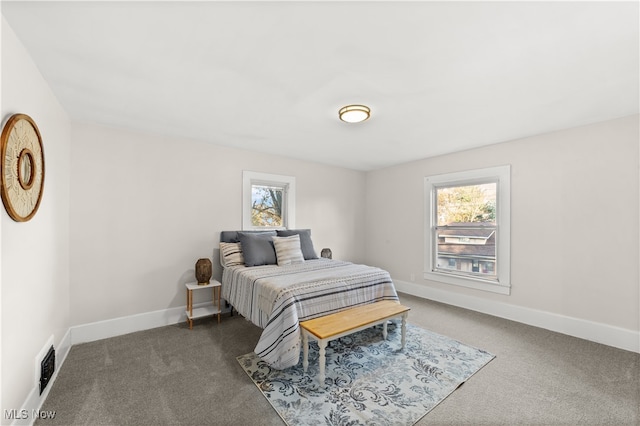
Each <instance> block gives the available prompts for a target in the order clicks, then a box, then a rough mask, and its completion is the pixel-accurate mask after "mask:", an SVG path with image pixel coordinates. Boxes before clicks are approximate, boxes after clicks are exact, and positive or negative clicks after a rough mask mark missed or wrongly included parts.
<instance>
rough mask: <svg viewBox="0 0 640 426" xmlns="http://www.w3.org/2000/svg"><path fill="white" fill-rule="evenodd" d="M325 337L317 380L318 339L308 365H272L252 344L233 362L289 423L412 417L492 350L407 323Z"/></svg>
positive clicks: (396, 421) (408, 420) (393, 421)
mask: <svg viewBox="0 0 640 426" xmlns="http://www.w3.org/2000/svg"><path fill="white" fill-rule="evenodd" d="M388 331H389V335H388V337H387V340H383V339H382V329H381V327H374V328H369V329H366V330H363V331H360V332H358V333H355V334H352V335H350V336H346V337H342V338H340V339H338V340H334V341H332V342H330V343H329V345H328V346H327V349H326V378H325V381H324V383H323V384H320V383H319V382H318V345H317V343H316V342H313V341H312V343H311V345H310V348H309V368H308V370H307V372H306V373H305V372H304V371H303V368H302V356H301V357H300V362H299V363H298V365H297V366H295V367H291V368H287V369H285V370H276V369H273V368H271V367H269V366H268V365H267V364H266V363H265V362H264V361H262V360H261V359H260V358H258V357H257V356H256V355H255V354H254V353H253V352H252V353H250V354H246V355H242V356H239V357H238V358H237V359H238V362H239V363H240V365H241V366H242V368H243V369H244V370H245V372H246V373H247V374H248V375H249V377H250V378H251V380H253V382H254V383H255V385H256V386H257V387H258V389H260V391H261V392H262V394H263V395H264V396H265V397H266V398H267V400H268V401H269V403H270V404H271V406H272V407H273V408H274V409H275V410H276V411H277V412H278V414H279V415H280V417H281V418H282V419H283V420H284V421H285V423H287V424H288V425H289V426H294V425H376V426H378V425H413V424H414V423H416V422H417V421H418V420H420V418H422V417H423V416H424V415H425V414H427V413H428V412H429V411H430V410H432V409H433V408H434V407H435V406H436V405H438V404H439V403H440V402H441V401H443V400H444V399H445V398H446V397H447V396H449V395H450V394H451V393H452V392H453V391H455V390H456V389H457V388H458V387H459V386H460V385H461V384H462V383H464V382H465V381H466V380H467V379H469V378H470V377H471V376H473V375H474V374H475V373H476V372H477V371H478V370H480V369H481V368H482V367H483V366H485V365H486V364H487V363H488V362H489V361H491V360H492V359H493V358H494V355H491V354H490V353H488V352H485V351H483V350H480V349H476V348H472V347H470V346H467V345H465V344H463V343H460V342H458V341H455V340H452V339H450V338H448V337H445V336H441V335H439V334H435V333H432V332H430V331H427V330H424V329H422V328H420V327H417V326H413V325H411V324H407V341H406V346H405V349H404V351H400V346H401V339H400V337H401V336H400V335H401V333H400V326H399V324H398V325H397V326H396V324H395V323H390V324H389V326H388Z"/></svg>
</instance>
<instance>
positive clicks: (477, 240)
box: [435, 225, 497, 279]
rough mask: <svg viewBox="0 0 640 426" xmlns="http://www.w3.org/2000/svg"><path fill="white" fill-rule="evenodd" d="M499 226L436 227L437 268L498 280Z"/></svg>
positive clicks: (443, 270)
mask: <svg viewBox="0 0 640 426" xmlns="http://www.w3.org/2000/svg"><path fill="white" fill-rule="evenodd" d="M496 232H497V231H496V228H495V227H483V228H470V227H466V226H455V225H453V226H449V227H446V228H437V229H436V236H437V243H436V249H435V256H436V258H435V265H436V267H435V269H436V270H439V271H442V272H454V271H455V273H460V274H465V275H474V276H478V277H482V278H485V279H487V278H488V279H496V278H497V276H496V270H497V268H496Z"/></svg>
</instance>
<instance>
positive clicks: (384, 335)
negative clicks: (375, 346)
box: [382, 320, 389, 340]
mask: <svg viewBox="0 0 640 426" xmlns="http://www.w3.org/2000/svg"><path fill="white" fill-rule="evenodd" d="M388 322H389V321H387V320H385V321H384V322H383V323H382V338H383V339H384V340H387V334H388V333H387V323H388Z"/></svg>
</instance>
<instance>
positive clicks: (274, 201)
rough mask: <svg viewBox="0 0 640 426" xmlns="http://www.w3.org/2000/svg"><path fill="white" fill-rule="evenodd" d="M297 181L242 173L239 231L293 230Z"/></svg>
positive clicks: (279, 176)
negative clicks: (240, 224)
mask: <svg viewBox="0 0 640 426" xmlns="http://www.w3.org/2000/svg"><path fill="white" fill-rule="evenodd" d="M295 205H296V178H295V177H293V176H283V175H274V174H271V173H258V172H250V171H246V170H245V171H243V172H242V229H245V230H251V229H266V228H268V229H287V228H294V227H295V216H296V213H295Z"/></svg>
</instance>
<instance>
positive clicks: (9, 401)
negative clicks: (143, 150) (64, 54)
mask: <svg viewBox="0 0 640 426" xmlns="http://www.w3.org/2000/svg"><path fill="white" fill-rule="evenodd" d="M14 113H25V114H28V115H29V116H31V118H33V119H34V121H35V122H36V124H37V125H38V128H39V130H40V133H41V136H42V139H43V148H44V156H45V172H46V174H45V180H44V193H43V196H42V201H41V204H40V208H39V209H38V212H37V214H36V215H35V216H34V217H33V218H32V219H31V220H30V221H28V222H20V223H18V222H14V221H13V220H12V219H11V218H10V217H9V215H7V213H6V211H5V209H4V208H2V212H0V215H1V216H2V218H1V220H0V236H1V240H2V250H1V258H0V262H1V264H0V270H1V271H2V273H1V290H2V291H1V297H0V300H1V323H2V332H1V336H2V350H1V354H2V357H1V364H2V365H1V371H2V397H1V402H0V409H2V411H1V412H0V413H1V415H2V420H1V422H2V423H3V424H4V423H7V422H10V421H9V420H7V419H5V416H4V410H5V409H6V410H19V409H20V408H21V407H22V405H23V403H24V402H25V400H27V398H28V396H29V394H30V392H31V391H32V390H34V387H35V386H36V379H38V378H39V376H38V377H34V374H35V373H34V372H35V366H36V356H37V355H38V354H39V352H40V351H41V350H42V349H43V346H44V345H45V344H46V343H47V341H48V339H49V338H50V337H51V336H53V337H54V343H55V345H56V346H57V345H58V344H59V343H60V341H61V339H62V338H63V337H64V334H65V333H66V332H67V330H68V329H69V326H70V323H69V161H70V145H71V124H70V121H69V117H68V116H67V114H66V113H65V111H64V110H63V109H62V107H61V106H60V104H59V103H58V101H57V100H56V98H55V97H54V96H53V94H52V93H51V90H50V89H49V86H48V85H47V83H46V82H45V81H44V79H43V78H42V76H41V75H40V73H39V71H38V69H37V68H36V66H35V65H34V64H33V62H32V61H31V58H30V57H29V55H28V53H27V52H26V50H25V48H24V47H23V46H22V44H21V43H20V42H19V41H18V39H17V38H16V36H15V34H14V33H13V31H12V30H11V28H10V27H9V25H8V24H7V23H6V21H5V20H4V18H2V125H3V126H4V124H5V123H6V121H7V120H8V118H9V117H10V116H11V115H12V114H14ZM37 395H38V394H37V393H36V398H37Z"/></svg>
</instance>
